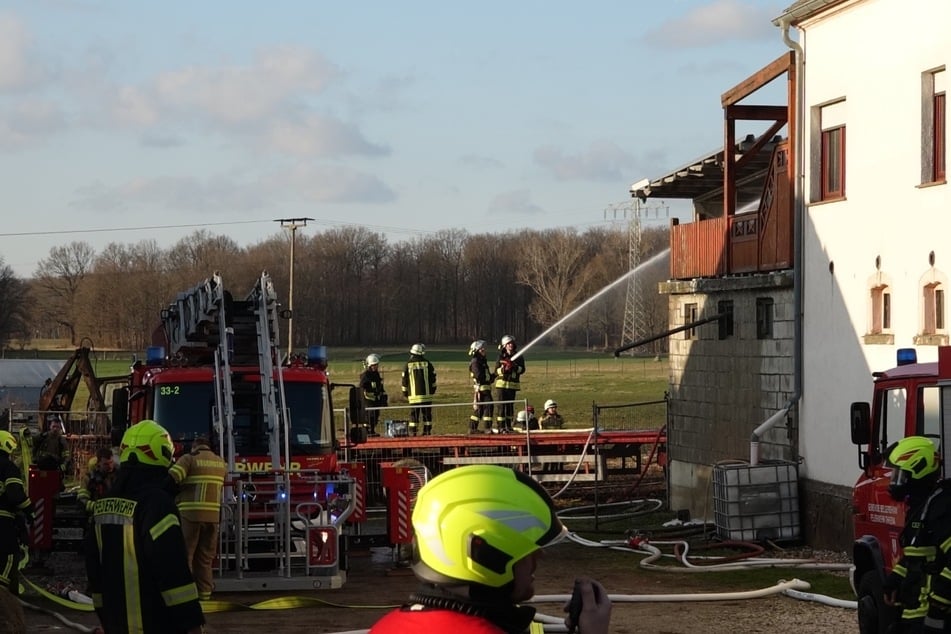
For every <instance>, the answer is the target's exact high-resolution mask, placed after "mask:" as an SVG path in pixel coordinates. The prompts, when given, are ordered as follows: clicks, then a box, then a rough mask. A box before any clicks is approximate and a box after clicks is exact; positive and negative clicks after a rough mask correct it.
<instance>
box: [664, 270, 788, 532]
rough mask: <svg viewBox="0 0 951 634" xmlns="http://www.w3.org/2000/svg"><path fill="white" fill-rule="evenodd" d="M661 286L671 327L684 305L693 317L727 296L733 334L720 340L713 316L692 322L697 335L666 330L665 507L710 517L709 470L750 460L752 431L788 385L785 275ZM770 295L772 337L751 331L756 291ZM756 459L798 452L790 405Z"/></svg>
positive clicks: (711, 311)
mask: <svg viewBox="0 0 951 634" xmlns="http://www.w3.org/2000/svg"><path fill="white" fill-rule="evenodd" d="M661 292H666V293H668V294H669V296H670V299H669V310H670V314H669V318H668V320H669V324H670V327H671V328H674V327H677V326H682V325H683V324H684V323H685V319H684V314H685V306H686V305H688V304H696V305H697V319H703V318H705V317H710V316H713V315H715V314H716V313H717V311H718V305H719V302H721V301H726V300H729V301H732V302H733V335H732V336H730V337H729V338H726V339H722V340H721V339H719V327H718V324H717V323H716V322H712V323H709V324H704V325H702V326H698V327H697V328H696V338H695V339H686V336H685V333H677V334H674V335H671V337H670V340H669V347H670V380H669V383H670V419H669V421H670V422H669V425H668V430H667V435H668V450H669V457H670V469H669V474H670V475H669V487H670V504H671V508H673V509H677V510H680V509H686V510H689V511H690V514H691V516H692V517H696V518H705V519H707V520H710V521H712V520H713V501H712V495H713V491H712V488H711V479H712V474H713V469H714V467H715V466H716V465H717V464H718V463H721V462H734V461H742V462H748V461H749V459H750V438H751V435H752V432H753V430H754V429H756V427H758V426H759V425H760V424H761V423H763V422H764V421H765V420H767V419H768V418H769V417H770V416H772V415H773V414H775V413H776V412H777V411H779V410H780V409H782V407H784V406H785V405H786V403H787V402H788V401H789V399H790V397H792V395H793V392H794V377H793V373H794V356H793V355H794V341H793V335H794V324H793V319H794V308H793V295H792V278H791V276H790V275H784V274H768V275H754V276H744V277H741V278H718V279H715V280H692V281H689V282H667V283H664V284H661ZM763 297H768V298H770V299H772V301H773V307H772V310H773V328H772V336H771V337H770V338H766V339H757V324H756V304H757V299H758V298H763ZM760 457H761V459H762V460H796V459H798V424H797V421H796V420H795V412H792V413H791V414H790V415H789V416H787V419H786V421H785V424H783V423H782V422H781V423H779V424H778V425H776V426H775V427H773V428H772V429H771V430H770V431H768V432H766V433H764V434H763V436H762V438H761V444H760Z"/></svg>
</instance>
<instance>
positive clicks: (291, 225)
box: [274, 218, 313, 359]
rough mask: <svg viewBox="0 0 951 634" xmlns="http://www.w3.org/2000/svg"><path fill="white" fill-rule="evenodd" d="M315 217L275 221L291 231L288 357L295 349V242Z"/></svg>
mask: <svg viewBox="0 0 951 634" xmlns="http://www.w3.org/2000/svg"><path fill="white" fill-rule="evenodd" d="M308 220H313V218H278V219H277V220H275V221H274V222H279V223H281V228H283V229H290V231H291V266H290V271H289V274H288V278H289V286H290V288H289V289H288V292H287V312H288V314H289V316H288V318H287V358H288V359H290V358H291V353H292V352H293V351H294V244H295V243H296V242H297V228H298V227H306V226H307V221H308Z"/></svg>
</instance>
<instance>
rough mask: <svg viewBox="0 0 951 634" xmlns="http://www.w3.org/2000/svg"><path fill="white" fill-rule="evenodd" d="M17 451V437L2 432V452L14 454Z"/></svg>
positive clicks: (0, 441)
mask: <svg viewBox="0 0 951 634" xmlns="http://www.w3.org/2000/svg"><path fill="white" fill-rule="evenodd" d="M16 450H17V437H16V436H14V435H13V434H11V433H10V432H8V431H0V451H5V452H7V453H13V452H14V451H16Z"/></svg>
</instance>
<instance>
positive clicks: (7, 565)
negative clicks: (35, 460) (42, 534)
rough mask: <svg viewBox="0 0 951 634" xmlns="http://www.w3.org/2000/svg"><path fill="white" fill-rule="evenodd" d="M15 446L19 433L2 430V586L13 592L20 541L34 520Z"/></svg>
mask: <svg viewBox="0 0 951 634" xmlns="http://www.w3.org/2000/svg"><path fill="white" fill-rule="evenodd" d="M16 449H17V439H16V436H14V435H13V434H11V433H10V432H8V431H5V430H3V431H0V588H6V589H7V590H9V591H10V592H11V593H13V594H14V595H16V594H19V590H20V584H19V579H18V578H17V568H18V563H19V559H20V544H21V543H26V538H27V536H26V523H27V522H32V521H33V505H32V504H31V503H30V498H28V497H27V496H26V491H25V489H24V487H23V474H22V472H21V471H20V468H19V467H18V466H16V464H14V462H13V460H12V454H13V452H14V451H16Z"/></svg>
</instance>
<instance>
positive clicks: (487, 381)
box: [469, 353, 492, 392]
mask: <svg viewBox="0 0 951 634" xmlns="http://www.w3.org/2000/svg"><path fill="white" fill-rule="evenodd" d="M469 376H470V377H471V378H472V387H473V388H474V389H475V391H476V392H491V391H492V371H491V370H489V360H488V359H486V358H485V356H483V355H481V354H478V353H477V354H476V355H475V356H473V357H472V361H470V362H469Z"/></svg>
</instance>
